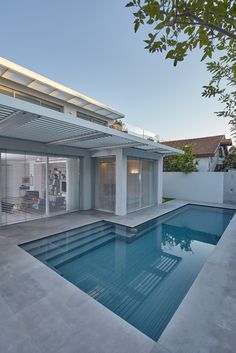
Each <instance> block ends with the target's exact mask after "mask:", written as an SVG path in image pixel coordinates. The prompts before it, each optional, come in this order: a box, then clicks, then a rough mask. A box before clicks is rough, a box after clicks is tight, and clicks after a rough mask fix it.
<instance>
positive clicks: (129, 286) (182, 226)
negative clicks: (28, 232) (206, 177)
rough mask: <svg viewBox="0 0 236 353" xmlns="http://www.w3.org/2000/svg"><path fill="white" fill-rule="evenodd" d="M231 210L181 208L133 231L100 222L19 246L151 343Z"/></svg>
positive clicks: (197, 270)
mask: <svg viewBox="0 0 236 353" xmlns="http://www.w3.org/2000/svg"><path fill="white" fill-rule="evenodd" d="M234 213H235V211H233V210H229V209H219V208H212V207H203V206H193V205H188V206H185V207H182V208H181V209H178V210H176V211H173V212H171V213H169V214H167V215H165V216H161V217H158V218H156V219H154V220H152V221H150V222H147V223H144V224H142V225H140V226H138V227H136V228H127V227H123V226H119V225H115V224H112V223H109V222H102V221H101V222H97V223H94V224H92V225H88V226H85V227H81V228H77V229H75V230H71V231H68V232H64V233H60V234H56V235H53V236H50V237H47V238H43V239H41V240H37V241H33V242H30V243H26V244H23V245H22V248H23V249H25V250H26V251H28V252H29V253H31V254H32V255H33V256H35V257H36V258H38V259H39V260H40V261H42V262H44V263H45V264H47V265H48V266H50V267H51V268H52V269H54V270H55V271H57V272H59V273H60V274H61V275H62V276H64V277H65V278H66V279H67V280H68V281H70V282H72V283H74V284H75V285H76V286H78V287H79V288H80V289H82V290H83V291H84V292H86V293H88V294H89V295H90V296H91V297H93V298H94V299H96V300H97V301H99V302H100V303H102V304H103V305H104V306H106V307H107V308H109V309H110V310H112V311H113V312H114V313H116V314H117V315H119V316H120V317H122V318H123V319H125V320H126V321H128V322H129V323H130V324H131V325H133V326H135V327H136V328H137V329H139V330H140V331H142V332H143V333H145V334H146V335H148V336H149V337H151V338H152V339H154V340H157V339H158V338H159V336H160V335H161V333H162V331H163V330H164V328H165V327H166V325H167V324H168V322H169V321H170V319H171V317H172V316H173V314H174V313H175V311H176V309H177V308H178V306H179V304H180V303H181V301H182V300H183V298H184V296H185V295H186V293H187V292H188V290H189V288H190V287H191V285H192V283H193V281H194V279H195V278H196V276H197V274H198V273H199V271H200V269H201V268H202V266H203V264H204V262H205V261H206V259H207V257H208V256H209V255H210V254H211V252H212V251H213V249H214V247H215V245H216V244H217V242H218V240H219V238H220V236H221V235H222V233H223V232H224V230H225V228H226V227H227V225H228V223H229V222H230V220H231V218H232V217H233V215H234Z"/></svg>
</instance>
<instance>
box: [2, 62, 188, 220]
mask: <svg viewBox="0 0 236 353" xmlns="http://www.w3.org/2000/svg"><path fill="white" fill-rule="evenodd" d="M123 118H124V115H123V114H122V113H119V112H117V111H115V110H114V109H112V108H110V107H108V106H107V105H105V104H102V103H100V102H97V101H95V100H94V99H92V98H89V97H87V96H85V95H82V94H80V93H79V92H77V91H75V90H72V89H70V88H68V87H65V86H63V85H62V84H59V83H57V82H54V81H52V80H49V79H48V78H46V77H44V76H41V75H38V74H36V73H34V72H32V71H30V70H28V69H26V68H24V67H21V66H19V65H17V64H15V63H13V62H11V61H8V60H6V59H4V58H0V177H1V180H0V224H2V225H5V224H10V223H14V222H21V221H26V220H31V219H35V218H38V217H49V216H52V215H55V214H60V213H64V212H72V211H75V210H88V209H98V210H103V211H107V212H113V213H115V214H117V215H125V214H127V213H128V212H132V211H134V210H138V209H142V208H145V207H149V206H153V205H158V204H160V203H161V202H162V169H163V156H164V155H166V154H168V155H169V154H178V153H182V152H181V151H179V150H177V149H176V148H173V147H170V146H166V145H163V144H160V143H157V142H153V141H150V140H148V139H145V138H141V137H138V136H135V135H132V134H130V133H127V132H126V133H125V132H122V131H117V130H115V129H113V128H112V127H111V126H112V125H113V124H114V122H115V121H117V120H119V121H120V119H123Z"/></svg>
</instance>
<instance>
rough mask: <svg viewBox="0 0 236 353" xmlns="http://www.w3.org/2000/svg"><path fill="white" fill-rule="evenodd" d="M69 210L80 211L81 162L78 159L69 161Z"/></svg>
mask: <svg viewBox="0 0 236 353" xmlns="http://www.w3.org/2000/svg"><path fill="white" fill-rule="evenodd" d="M66 179H67V210H69V211H72V210H77V209H79V199H80V188H79V160H78V159H76V158H68V159H67V176H66Z"/></svg>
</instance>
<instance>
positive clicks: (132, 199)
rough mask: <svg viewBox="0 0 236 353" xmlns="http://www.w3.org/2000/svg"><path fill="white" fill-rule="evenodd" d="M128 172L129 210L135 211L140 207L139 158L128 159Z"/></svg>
mask: <svg viewBox="0 0 236 353" xmlns="http://www.w3.org/2000/svg"><path fill="white" fill-rule="evenodd" d="M127 173H128V174H127V208H128V211H133V210H136V209H138V208H140V163H139V160H138V159H133V160H128V168H127Z"/></svg>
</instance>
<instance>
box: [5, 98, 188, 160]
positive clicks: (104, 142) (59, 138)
mask: <svg viewBox="0 0 236 353" xmlns="http://www.w3.org/2000/svg"><path fill="white" fill-rule="evenodd" d="M1 136H2V137H8V138H15V139H21V140H26V141H34V142H40V143H43V144H47V145H54V146H55V145H58V146H69V147H74V148H79V149H86V150H89V151H94V150H95V151H96V150H101V149H111V148H118V147H119V148H120V147H122V148H126V147H127V148H135V149H138V150H142V151H145V152H147V153H149V152H152V153H158V154H161V155H167V154H168V155H170V154H183V151H180V150H178V149H176V148H173V147H169V146H166V145H162V144H160V143H156V142H152V141H149V140H146V139H143V138H140V137H137V136H134V135H131V134H128V133H124V132H120V131H117V130H114V129H112V128H109V127H106V126H102V125H98V124H95V123H92V122H89V121H85V120H83V119H80V118H76V117H72V116H71V115H69V114H63V113H59V112H56V111H52V110H50V109H47V108H44V107H41V106H37V105H34V104H32V103H28V102H25V101H21V100H18V99H16V98H13V97H8V96H5V95H3V94H0V137H1ZM6 147H7V146H6Z"/></svg>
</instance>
